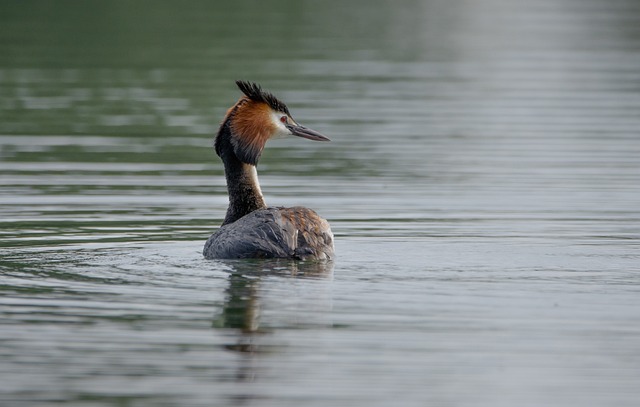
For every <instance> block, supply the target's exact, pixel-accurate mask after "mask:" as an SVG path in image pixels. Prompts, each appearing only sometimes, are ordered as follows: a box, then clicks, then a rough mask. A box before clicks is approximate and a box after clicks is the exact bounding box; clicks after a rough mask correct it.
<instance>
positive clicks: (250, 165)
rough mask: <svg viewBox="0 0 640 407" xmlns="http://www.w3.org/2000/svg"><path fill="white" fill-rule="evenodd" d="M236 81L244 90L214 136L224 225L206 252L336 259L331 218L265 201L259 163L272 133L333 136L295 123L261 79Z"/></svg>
mask: <svg viewBox="0 0 640 407" xmlns="http://www.w3.org/2000/svg"><path fill="white" fill-rule="evenodd" d="M236 84H237V85H238V87H239V88H240V90H242V92H243V93H244V96H242V97H241V98H240V99H239V100H238V102H236V104H235V105H234V106H233V107H231V108H230V109H229V110H228V111H227V114H226V115H225V117H224V120H223V122H222V124H221V125H220V130H219V131H218V135H217V137H216V139H215V150H216V153H217V154H218V155H219V156H220V158H221V159H222V161H223V163H224V167H225V176H226V179H227V189H228V192H229V208H228V209H227V214H226V216H225V219H224V222H223V224H222V226H221V227H220V228H219V229H218V230H217V231H216V232H215V233H213V234H212V235H211V237H209V239H208V240H207V243H206V244H205V247H204V250H203V254H204V256H205V257H206V258H209V259H212V258H274V257H277V258H291V259H300V260H306V259H322V260H325V259H332V258H333V256H334V246H333V234H332V232H331V228H330V226H329V223H328V222H327V221H326V220H324V219H323V218H321V217H320V216H319V215H318V214H317V213H316V212H314V211H312V210H311V209H308V208H303V207H293V208H273V207H267V206H266V204H265V202H264V198H263V196H262V191H261V190H260V185H259V183H258V178H257V172H256V169H255V166H256V165H257V163H258V160H259V159H260V155H261V154H262V150H263V149H264V146H265V144H266V142H267V141H268V140H269V139H270V138H273V137H276V136H286V135H294V136H298V137H304V138H307V139H310V140H316V141H328V140H329V139H328V138H326V137H325V136H323V135H322V134H320V133H318V132H316V131H314V130H311V129H308V128H306V127H303V126H301V125H299V124H298V123H296V121H295V120H293V118H292V117H291V114H290V113H289V109H288V108H287V106H286V105H285V104H284V103H283V102H282V101H280V100H279V99H277V98H276V97H275V96H273V95H272V94H271V93H268V92H264V91H263V90H262V89H261V88H260V86H259V85H257V84H255V83H250V82H243V81H238V82H236Z"/></svg>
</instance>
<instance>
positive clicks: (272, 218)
mask: <svg viewBox="0 0 640 407" xmlns="http://www.w3.org/2000/svg"><path fill="white" fill-rule="evenodd" d="M204 256H205V257H206V258H208V259H215V258H222V259H244V258H288V259H296V260H309V259H314V260H330V259H332V258H333V257H334V248H333V233H332V232H331V228H330V227H329V222H327V221H326V220H325V219H323V218H321V217H320V216H319V215H318V214H317V213H316V212H315V211H313V210H311V209H308V208H303V207H300V206H296V207H292V208H264V209H258V210H256V211H253V212H251V213H249V214H247V215H245V216H243V217H242V218H240V219H239V220H238V221H237V222H234V223H229V224H227V225H224V226H221V227H220V229H218V230H217V231H216V232H215V233H213V234H212V235H211V237H209V240H207V243H206V244H205V246H204Z"/></svg>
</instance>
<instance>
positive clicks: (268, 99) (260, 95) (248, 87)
mask: <svg viewBox="0 0 640 407" xmlns="http://www.w3.org/2000/svg"><path fill="white" fill-rule="evenodd" d="M236 85H238V88H240V90H241V91H242V93H244V94H245V95H246V96H247V97H248V98H249V99H251V100H253V101H255V102H263V103H266V104H268V105H269V106H271V108H272V109H273V110H275V111H276V112H282V113H286V114H288V115H289V116H290V114H289V109H288V108H287V105H285V104H284V102H282V101H281V100H280V99H278V98H277V97H275V96H273V95H272V94H271V93H269V92H266V91H264V90H262V88H261V87H260V85H258V84H257V83H255V82H247V81H236Z"/></svg>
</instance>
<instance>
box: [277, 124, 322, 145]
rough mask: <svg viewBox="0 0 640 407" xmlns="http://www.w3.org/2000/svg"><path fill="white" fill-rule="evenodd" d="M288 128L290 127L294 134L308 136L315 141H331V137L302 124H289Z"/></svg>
mask: <svg viewBox="0 0 640 407" xmlns="http://www.w3.org/2000/svg"><path fill="white" fill-rule="evenodd" d="M287 129H289V131H290V132H291V134H293V135H294V136H298V137H304V138H308V139H309V140H313V141H331V140H329V137H326V136H323V135H322V134H320V133H318V132H317V131H315V130H311V129H309V128H306V127H304V126H300V125H299V124H289V125H287Z"/></svg>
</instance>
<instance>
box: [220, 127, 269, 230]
mask: <svg viewBox="0 0 640 407" xmlns="http://www.w3.org/2000/svg"><path fill="white" fill-rule="evenodd" d="M215 148H216V152H217V153H218V155H219V156H220V158H221V159H222V162H223V163H224V174H225V177H226V178H227V190H228V191H229V208H228V209H227V215H226V216H225V218H224V222H223V223H222V225H226V224H228V223H233V222H235V221H237V220H238V219H240V218H241V217H243V216H244V215H247V214H249V213H251V212H253V211H255V210H257V209H261V208H266V207H267V205H266V204H265V202H264V198H263V197H262V191H261V190H260V184H259V183H258V173H257V171H256V167H255V166H253V165H251V164H247V163H243V162H241V161H240V160H239V159H238V157H237V156H236V154H235V152H234V148H233V144H232V143H231V135H230V129H229V125H228V123H225V124H223V126H222V127H221V129H220V132H219V133H218V137H217V138H216V142H215Z"/></svg>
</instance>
